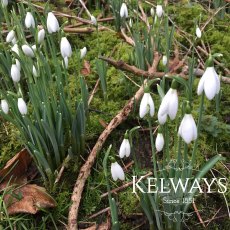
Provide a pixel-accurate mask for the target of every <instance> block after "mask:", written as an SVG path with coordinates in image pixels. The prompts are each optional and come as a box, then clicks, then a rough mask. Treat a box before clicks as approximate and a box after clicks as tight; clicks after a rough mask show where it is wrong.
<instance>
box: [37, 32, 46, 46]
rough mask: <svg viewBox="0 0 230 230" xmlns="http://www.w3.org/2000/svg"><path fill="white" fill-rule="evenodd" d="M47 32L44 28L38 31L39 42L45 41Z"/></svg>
mask: <svg viewBox="0 0 230 230" xmlns="http://www.w3.org/2000/svg"><path fill="white" fill-rule="evenodd" d="M45 34H46V32H45V30H44V29H41V30H39V32H38V44H41V43H42V42H43V41H44V39H45Z"/></svg>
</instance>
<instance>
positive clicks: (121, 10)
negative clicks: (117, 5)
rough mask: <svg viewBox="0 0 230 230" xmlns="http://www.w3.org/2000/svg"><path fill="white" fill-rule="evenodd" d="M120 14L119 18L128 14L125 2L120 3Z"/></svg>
mask: <svg viewBox="0 0 230 230" xmlns="http://www.w3.org/2000/svg"><path fill="white" fill-rule="evenodd" d="M120 16H121V18H127V17H128V16H129V15H128V8H127V6H126V4H125V3H122V5H121V9H120Z"/></svg>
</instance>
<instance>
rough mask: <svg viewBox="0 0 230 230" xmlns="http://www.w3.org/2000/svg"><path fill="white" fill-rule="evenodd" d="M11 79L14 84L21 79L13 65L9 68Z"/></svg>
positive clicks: (15, 66)
mask: <svg viewBox="0 0 230 230" xmlns="http://www.w3.org/2000/svg"><path fill="white" fill-rule="evenodd" d="M10 74H11V78H12V80H13V81H14V82H19V81H20V78H21V74H20V69H19V68H18V66H17V65H16V64H13V65H12V66H11V71H10Z"/></svg>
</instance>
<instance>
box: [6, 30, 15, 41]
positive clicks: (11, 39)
mask: <svg viewBox="0 0 230 230" xmlns="http://www.w3.org/2000/svg"><path fill="white" fill-rule="evenodd" d="M14 38H15V32H14V30H11V31H10V32H9V33H8V34H7V36H6V42H7V43H10V42H12V41H13V40H14Z"/></svg>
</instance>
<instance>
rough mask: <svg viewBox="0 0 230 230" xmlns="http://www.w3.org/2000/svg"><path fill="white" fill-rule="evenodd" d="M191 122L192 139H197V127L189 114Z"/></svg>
mask: <svg viewBox="0 0 230 230" xmlns="http://www.w3.org/2000/svg"><path fill="white" fill-rule="evenodd" d="M191 123H192V126H193V137H192V140H193V141H194V140H196V139H197V127H196V123H195V121H194V119H193V116H192V115H191Z"/></svg>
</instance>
